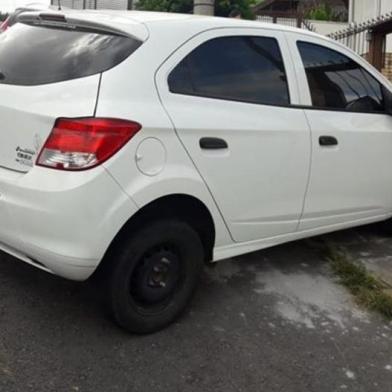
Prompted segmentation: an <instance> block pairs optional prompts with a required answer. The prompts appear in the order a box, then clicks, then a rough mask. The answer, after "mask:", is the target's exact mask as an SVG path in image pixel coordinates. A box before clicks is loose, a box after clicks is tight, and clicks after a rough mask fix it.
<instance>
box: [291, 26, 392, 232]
mask: <svg viewBox="0 0 392 392" xmlns="http://www.w3.org/2000/svg"><path fill="white" fill-rule="evenodd" d="M288 38H289V39H288V41H289V44H290V47H291V49H292V53H293V60H294V63H295V67H296V69H297V73H298V79H299V83H300V84H301V85H302V86H303V87H304V88H303V89H302V96H301V100H302V102H303V104H304V107H305V114H306V117H307V119H308V121H309V125H310V127H311V132H312V164H311V174H310V180H309V188H308V191H307V196H306V200H305V207H304V213H303V216H302V219H301V223H300V229H301V230H309V229H314V228H318V227H324V226H331V225H332V226H333V225H338V226H339V225H346V226H350V225H355V224H360V223H366V222H369V221H373V220H379V219H382V217H383V216H385V215H386V214H389V213H390V211H391V208H392V204H391V202H392V170H391V167H392V117H391V116H390V115H388V114H387V113H386V107H385V92H386V89H385V86H384V87H383V83H387V82H386V81H383V78H382V77H380V75H378V73H377V72H375V70H374V69H372V68H371V67H370V66H369V65H368V64H367V63H366V62H365V61H364V60H363V59H361V58H360V57H359V56H356V55H355V54H354V53H353V52H351V51H350V50H348V49H345V48H344V47H343V46H341V45H338V44H335V43H334V42H332V41H327V40H320V39H318V38H316V37H315V38H314V37H311V36H308V35H300V34H288Z"/></svg>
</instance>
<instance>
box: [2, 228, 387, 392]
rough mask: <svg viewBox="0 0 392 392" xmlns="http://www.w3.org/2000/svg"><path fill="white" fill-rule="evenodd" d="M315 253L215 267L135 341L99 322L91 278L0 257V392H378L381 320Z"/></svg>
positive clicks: (297, 248) (276, 252)
mask: <svg viewBox="0 0 392 392" xmlns="http://www.w3.org/2000/svg"><path fill="white" fill-rule="evenodd" d="M343 235H344V236H345V237H344V238H345V239H347V238H348V239H349V240H350V241H349V242H350V246H351V247H352V248H353V249H355V243H356V241H358V243H360V242H361V241H362V240H363V238H366V240H367V241H368V242H369V243H372V241H377V237H376V235H375V234H374V233H373V232H372V231H368V230H366V229H361V231H360V232H358V231H349V232H345V233H344V234H343ZM335 238H336V237H335ZM359 238H361V239H359ZM361 243H363V241H362V242H361ZM383 244H384V245H383ZM391 244H392V239H386V238H384V239H383V243H382V244H380V246H379V247H378V249H381V248H380V247H382V246H386V249H390V246H391ZM362 247H363V245H362ZM319 252H320V251H319V250H317V247H313V246H312V241H311V242H309V241H300V242H295V243H292V244H288V245H284V246H280V247H276V248H273V249H269V250H265V251H262V252H257V253H253V254H251V255H247V256H243V257H240V258H237V259H233V260H229V261H225V262H221V263H219V265H218V266H217V267H215V268H212V269H208V270H207V271H206V272H205V274H204V276H203V279H202V284H201V287H200V290H199V291H198V293H197V295H196V297H195V299H194V301H193V303H192V305H191V307H190V310H189V311H188V312H187V313H186V314H185V315H184V316H183V317H182V318H181V319H180V320H179V322H178V323H176V324H175V325H173V326H171V327H170V328H168V329H166V330H165V331H163V332H160V333H157V334H155V335H150V336H142V337H141V336H132V335H127V334H126V333H124V332H123V331H122V330H120V329H119V328H117V327H116V326H114V325H113V324H112V323H111V321H110V320H109V319H108V317H107V316H106V315H105V313H104V312H103V310H102V308H101V306H100V304H99V302H98V301H97V300H96V297H97V293H96V289H95V287H94V286H93V285H91V284H89V283H83V284H80V283H73V282H69V281H65V280H62V279H60V278H57V277H54V276H51V275H48V274H46V273H44V272H41V271H38V270H35V269H34V268H32V267H30V266H28V265H25V264H23V263H22V262H19V261H17V260H15V259H13V258H12V257H10V256H7V255H5V254H0V391H1V392H14V391H18V392H26V391H34V392H41V391H45V392H47V391H56V392H62V391H71V392H72V391H81V392H82V391H94V392H111V391H121V392H126V391H127V392H128V391H129V392H130V391H143V392H147V391H154V392H155V391H165V392H166V391H170V392H175V391H181V392H187V391H202V392H208V391H214V392H219V391H225V392H231V391H233V392H234V391H236V392H238V391H246V392H253V391H258V392H259V391H268V392H273V391H284V392H291V391H298V392H307V391H317V392H323V391H328V392H331V391H355V392H361V391H366V392H369V391H385V392H387V391H388V392H390V391H391V390H392V324H391V323H388V322H386V321H385V320H383V319H381V317H379V316H378V315H375V314H369V313H367V312H366V311H363V310H362V309H359V308H358V307H357V306H356V305H355V304H354V302H353V300H352V298H351V297H350V295H349V294H348V293H347V292H346V291H345V289H344V288H342V287H341V286H339V285H338V284H336V283H335V281H334V278H333V277H332V276H331V275H330V272H329V270H328V266H327V265H326V262H325V261H324V260H323V258H322V257H321V255H320V254H319ZM387 256H388V255H386V257H387Z"/></svg>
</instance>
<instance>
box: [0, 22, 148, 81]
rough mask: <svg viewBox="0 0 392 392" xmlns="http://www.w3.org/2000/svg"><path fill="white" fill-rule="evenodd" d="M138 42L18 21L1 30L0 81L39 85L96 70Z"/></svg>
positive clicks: (122, 57)
mask: <svg viewBox="0 0 392 392" xmlns="http://www.w3.org/2000/svg"><path fill="white" fill-rule="evenodd" d="M140 45H141V42H140V41H138V40H136V39H133V38H128V37H123V36H118V35H109V34H100V33H97V32H90V31H77V30H76V31H75V30H68V29H59V28H50V27H41V26H30V25H27V24H22V23H17V24H16V25H14V26H13V27H12V28H10V29H8V30H7V31H6V32H4V33H3V34H0V83H1V84H14V85H38V84H46V83H54V82H61V81H65V80H70V79H75V78H80V77H84V76H89V75H93V74H97V73H100V72H103V71H106V70H108V69H110V68H112V67H114V66H115V65H117V64H119V63H120V62H122V61H123V60H125V59H126V58H127V57H128V56H129V55H130V54H131V53H133V52H134V51H135V50H136V49H137V48H138V47H139V46H140Z"/></svg>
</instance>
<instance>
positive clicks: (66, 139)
mask: <svg viewBox="0 0 392 392" xmlns="http://www.w3.org/2000/svg"><path fill="white" fill-rule="evenodd" d="M140 129H141V125H140V124H138V123H136V122H133V121H127V120H118V119H112V118H79V119H66V118H60V119H58V120H57V121H56V123H55V125H54V127H53V129H52V132H51V134H50V135H49V138H48V140H47V141H46V143H45V145H44V146H43V148H42V150H41V153H40V154H39V156H38V159H37V165H38V166H45V167H50V168H53V169H58V170H85V169H90V168H92V167H94V166H97V165H100V164H101V163H102V162H104V161H106V160H107V159H109V158H110V157H111V156H113V155H114V154H115V153H116V152H117V151H118V150H120V149H121V148H122V147H123V146H124V145H125V144H126V143H127V142H128V141H129V140H130V139H131V138H132V137H133V136H134V135H135V134H136V133H137V132H138V131H139V130H140Z"/></svg>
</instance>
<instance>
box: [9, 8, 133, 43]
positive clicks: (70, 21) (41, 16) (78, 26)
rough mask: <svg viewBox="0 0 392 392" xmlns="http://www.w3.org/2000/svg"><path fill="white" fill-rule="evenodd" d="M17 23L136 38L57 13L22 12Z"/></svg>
mask: <svg viewBox="0 0 392 392" xmlns="http://www.w3.org/2000/svg"><path fill="white" fill-rule="evenodd" d="M17 22H20V23H24V24H30V25H37V26H46V27H53V28H59V29H66V30H78V31H88V32H94V33H98V34H110V35H119V36H123V37H131V38H134V39H137V38H136V37H134V36H132V35H130V34H128V33H126V32H124V31H122V30H119V29H116V28H113V27H110V26H107V25H104V24H101V23H96V22H92V21H90V20H84V19H78V18H73V17H72V16H70V15H67V16H65V15H64V14H61V13H57V12H40V13H37V12H23V13H22V14H20V15H19V16H18V17H17Z"/></svg>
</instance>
